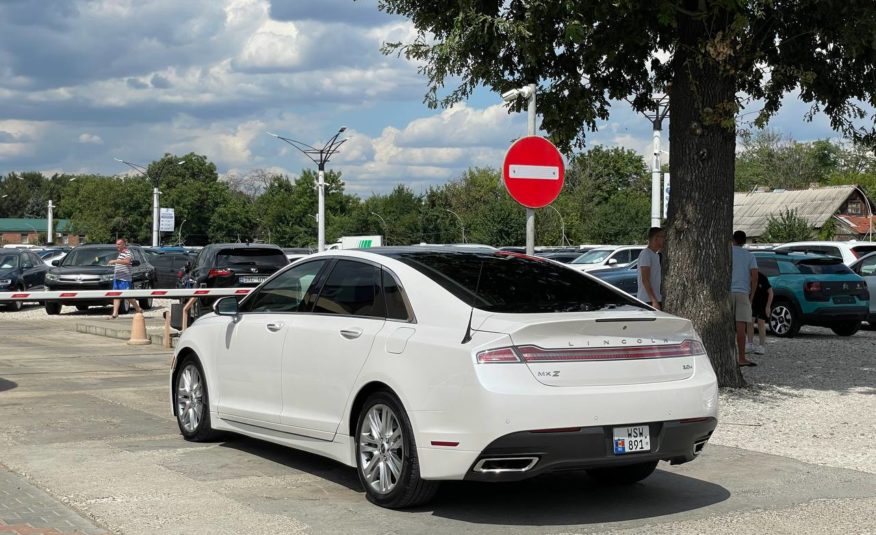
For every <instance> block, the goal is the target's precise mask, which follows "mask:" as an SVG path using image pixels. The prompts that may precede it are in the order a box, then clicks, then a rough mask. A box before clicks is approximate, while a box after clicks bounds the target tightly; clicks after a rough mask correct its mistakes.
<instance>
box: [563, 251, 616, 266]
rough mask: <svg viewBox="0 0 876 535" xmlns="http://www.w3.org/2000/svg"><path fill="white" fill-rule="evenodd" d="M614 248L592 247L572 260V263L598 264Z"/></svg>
mask: <svg viewBox="0 0 876 535" xmlns="http://www.w3.org/2000/svg"><path fill="white" fill-rule="evenodd" d="M613 252H614V249H593V250H592V251H589V252H586V253H584V254H582V255H581V256H579V257H578V258H576V259H575V260H573V261H572V263H573V264H598V263H600V262H602V261H603V260H605V259H606V258H607V257H608V255H610V254H611V253H613Z"/></svg>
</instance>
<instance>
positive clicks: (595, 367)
mask: <svg viewBox="0 0 876 535" xmlns="http://www.w3.org/2000/svg"><path fill="white" fill-rule="evenodd" d="M477 330H481V331H489V332H498V333H505V334H508V335H509V336H510V337H511V340H512V342H513V344H514V351H515V352H516V353H517V355H518V357H519V358H520V359H522V360H523V361H524V362H525V364H526V366H527V367H528V368H529V370H530V371H531V372H532V374H533V376H534V377H535V379H536V380H538V381H539V382H540V383H542V384H545V385H549V386H557V387H569V386H571V387H575V386H609V385H624V384H644V383H660V382H668V381H680V380H684V379H687V378H689V377H691V376H692V375H693V373H694V360H695V358H694V356H695V355H697V354H701V353H703V351H702V345H701V344H700V343H699V342H698V341H697V340H698V338H697V336H696V333H695V331H694V329H693V327H692V326H691V323H690V321H688V320H685V319H682V318H677V317H674V316H670V315H668V314H663V313H660V312H653V311H647V310H629V311H625V310H624V311H621V310H618V311H606V312H583V313H556V314H493V315H490V316H488V317H486V318H484V320H483V321H482V322H480V324H479V325H478V327H477Z"/></svg>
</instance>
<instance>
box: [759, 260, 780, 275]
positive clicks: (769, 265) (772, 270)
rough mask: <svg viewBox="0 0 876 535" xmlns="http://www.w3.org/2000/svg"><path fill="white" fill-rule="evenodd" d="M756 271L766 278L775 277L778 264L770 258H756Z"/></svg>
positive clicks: (777, 272)
mask: <svg viewBox="0 0 876 535" xmlns="http://www.w3.org/2000/svg"><path fill="white" fill-rule="evenodd" d="M757 269H758V271H760V272H761V273H763V274H764V275H765V276H767V277H775V276H776V275H778V274H779V264H778V263H777V262H776V261H775V260H773V259H772V258H758V259H757Z"/></svg>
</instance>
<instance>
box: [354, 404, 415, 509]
mask: <svg viewBox="0 0 876 535" xmlns="http://www.w3.org/2000/svg"><path fill="white" fill-rule="evenodd" d="M404 453H405V451H404V437H403V435H402V427H401V424H400V423H399V420H398V417H397V416H396V414H395V412H393V410H392V409H391V408H389V407H388V406H386V405H383V404H377V405H374V406H373V407H371V408H370V409H369V410H368V413H367V414H366V415H365V419H364V421H363V422H362V431H361V433H360V434H359V457H360V459H359V460H360V463H359V466H361V467H362V474H363V475H364V476H365V481H366V482H367V483H368V485H370V486H371V488H372V489H373V490H374V491H375V492H378V493H380V494H387V493H389V492H392V490H393V489H394V488H395V487H396V485H398V482H399V479H400V478H401V473H402V468H403V459H404Z"/></svg>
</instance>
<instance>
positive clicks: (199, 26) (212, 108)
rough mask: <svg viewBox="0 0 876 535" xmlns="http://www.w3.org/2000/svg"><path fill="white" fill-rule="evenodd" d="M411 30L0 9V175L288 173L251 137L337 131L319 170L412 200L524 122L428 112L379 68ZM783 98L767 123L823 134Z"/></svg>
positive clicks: (211, 6)
mask: <svg viewBox="0 0 876 535" xmlns="http://www.w3.org/2000/svg"><path fill="white" fill-rule="evenodd" d="M413 35H414V30H413V27H412V26H411V24H410V23H409V22H408V21H406V20H404V19H400V18H398V17H393V16H389V15H386V14H385V13H381V12H379V11H378V9H377V2H376V0H358V1H355V2H354V1H352V0H320V1H318V2H317V1H315V0H313V1H311V0H187V1H185V2H179V1H178V0H150V1H148V2H143V1H141V0H39V1H32V0H3V1H2V2H0V174H6V173H8V172H10V171H24V170H37V171H44V172H48V173H53V172H71V173H77V172H97V173H106V174H113V173H122V172H125V171H126V169H125V168H123V167H121V166H120V164H118V163H117V162H115V161H114V160H113V158H114V157H118V158H123V159H126V160H130V161H133V162H141V163H145V162H149V161H151V160H154V159H156V158H158V157H160V156H161V155H162V154H163V153H165V152H173V153H176V154H183V153H187V152H190V151H194V152H196V153H199V154H204V155H206V156H207V157H208V158H210V159H211V160H212V161H214V162H215V163H216V164H217V166H218V168H219V171H220V173H222V174H236V175H243V174H246V173H248V172H250V171H252V170H254V169H267V170H270V171H278V172H286V173H290V174H294V173H297V172H298V171H300V170H301V169H302V168H303V167H305V166H307V163H308V162H307V160H305V159H304V158H303V157H302V156H300V155H298V154H296V153H295V152H294V151H292V150H291V149H290V148H289V147H288V146H286V145H285V144H282V143H281V142H279V141H277V140H276V139H274V138H271V137H270V136H268V135H267V134H266V133H265V132H266V131H271V132H277V133H281V134H283V135H287V136H289V137H293V138H296V139H301V140H302V141H305V142H308V143H311V144H314V143H317V142H318V141H320V140H322V139H326V138H327V137H329V136H331V135H332V134H333V133H334V132H335V131H337V128H338V127H339V126H341V125H345V126H347V128H348V131H347V133H348V134H349V137H350V140H349V141H348V142H347V144H346V145H345V146H344V150H343V152H342V153H341V154H339V155H338V156H337V158H336V159H335V160H334V161H333V162H332V164H330V167H331V168H334V169H338V170H340V171H342V172H343V174H344V179H345V181H346V183H347V187H348V189H349V190H350V191H352V192H354V193H357V194H360V195H363V196H367V195H368V194H370V193H371V192H385V191H387V190H389V189H391V188H392V187H393V186H394V185H395V184H397V183H399V182H404V183H407V184H409V185H411V187H413V188H414V190H415V191H422V190H423V189H424V188H425V187H427V186H428V185H429V184H436V183H441V182H444V181H447V180H449V179H452V178H454V177H456V176H458V175H459V174H460V173H461V172H462V171H463V170H464V169H466V168H467V167H469V166H472V165H478V166H493V167H498V166H499V165H500V164H501V160H502V157H503V155H504V152H505V150H506V149H507V147H508V145H509V142H510V140H511V139H512V138H515V137H518V136H519V135H522V134H524V133H525V131H526V125H525V117H523V116H521V115H519V114H512V115H509V114H508V113H507V112H506V110H505V109H504V108H503V107H502V105H501V99H500V98H499V96H498V95H496V94H493V93H491V92H489V91H487V90H481V91H479V92H478V93H477V94H475V95H474V96H473V98H472V99H471V100H470V101H469V102H467V103H465V104H464V105H459V106H456V107H454V108H453V109H449V110H430V109H428V108H427V107H426V106H425V105H424V104H422V99H423V95H424V92H425V90H426V86H425V80H424V79H423V78H422V77H421V76H420V75H418V74H417V66H416V65H414V64H412V63H409V62H407V61H405V60H404V59H399V58H396V57H387V56H383V55H382V54H381V53H380V51H379V47H380V45H381V43H383V42H385V41H394V40H409V39H410V38H411V37H412V36H413ZM806 109H807V106H806V105H805V104H803V103H801V102H797V101H795V100H794V97H793V95H792V96H789V97H788V98H787V99H786V105H785V108H784V109H783V111H782V112H781V113H780V114H779V116H777V117H776V118H775V120H774V121H773V123H772V126H773V127H774V128H776V129H778V130H780V131H782V132H783V133H785V134H786V135H788V136H790V137H793V138H795V139H798V140H811V139H818V138H824V137H834V136H835V134H833V133H832V132H831V130H830V128H829V125H828V124H827V122H826V120H824V118H823V117H818V118H816V120H815V121H814V122H813V123H805V122H804V121H803V120H802V116H803V113H804V112H805V110H806ZM650 143H651V132H650V124H649V123H648V121H647V120H645V119H644V118H643V117H641V116H637V115H636V114H634V113H633V112H632V111H631V110H630V109H629V108H628V107H627V106H626V105H625V104H620V105H618V106H617V107H616V108H615V109H614V110H613V112H612V118H611V120H610V121H608V122H607V123H605V124H603V125H601V128H600V132H599V133H596V134H591V135H589V136H588V144H589V145H593V144H603V145H609V146H614V145H620V146H625V147H628V148H631V149H633V150H636V151H638V152H641V153H646V152H647V151H649V147H650Z"/></svg>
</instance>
